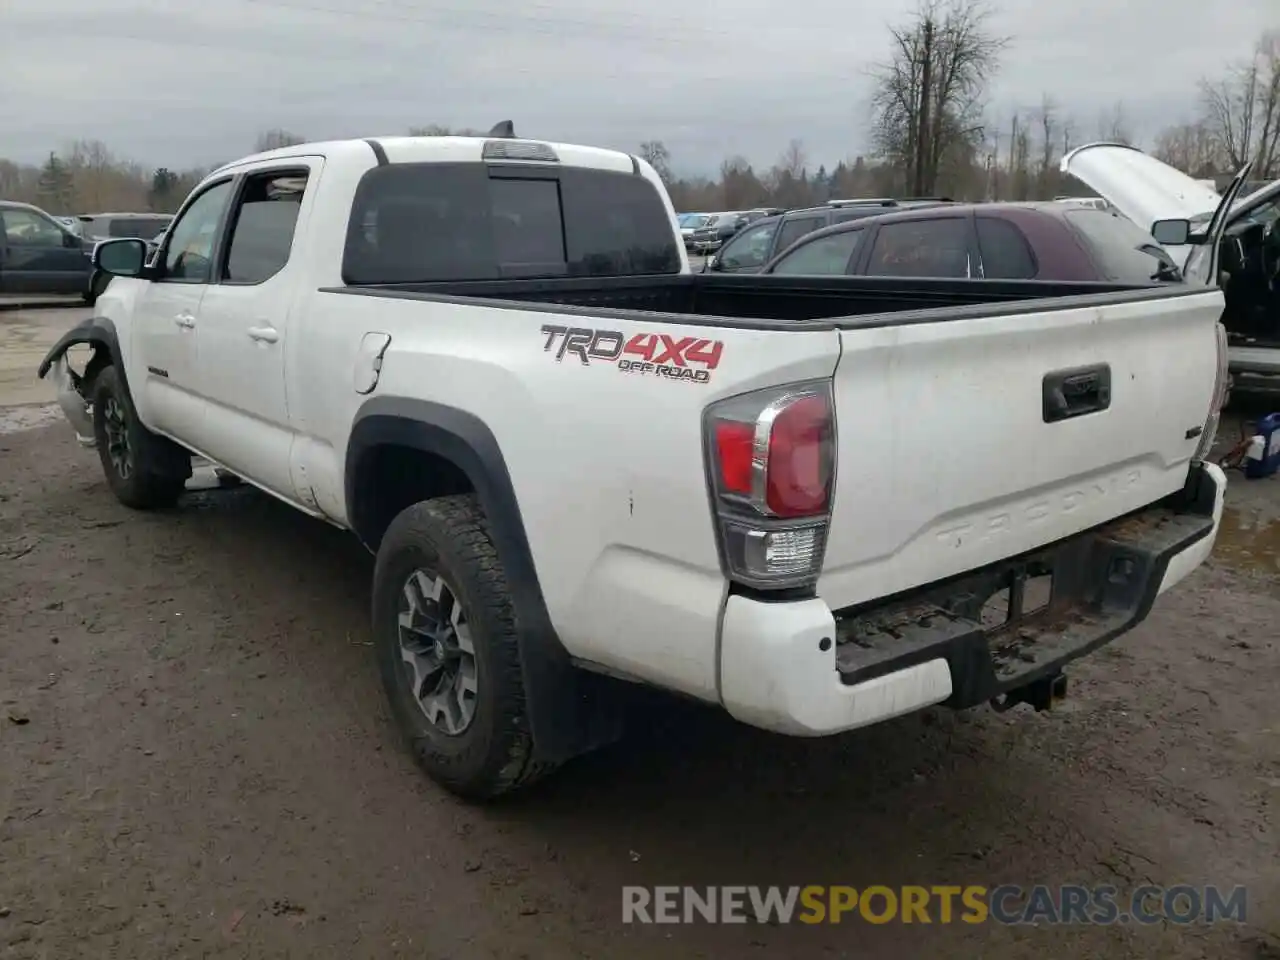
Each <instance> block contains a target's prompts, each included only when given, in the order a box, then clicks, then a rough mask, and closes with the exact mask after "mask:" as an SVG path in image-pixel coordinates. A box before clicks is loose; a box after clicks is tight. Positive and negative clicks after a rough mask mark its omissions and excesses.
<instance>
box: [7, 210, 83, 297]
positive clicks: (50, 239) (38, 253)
mask: <svg viewBox="0 0 1280 960" xmlns="http://www.w3.org/2000/svg"><path fill="white" fill-rule="evenodd" d="M92 253H93V242H92V241H91V240H85V239H84V238H82V237H79V236H77V235H76V234H75V233H73V232H72V231H71V230H70V229H68V228H67V227H66V226H65V225H64V224H62V223H60V222H59V221H57V220H55V219H54V218H53V217H52V216H50V215H49V214H47V213H45V212H44V211H43V210H41V209H40V208H39V207H33V206H31V205H30V204H27V203H16V202H12V201H0V292H4V293H41V294H44V293H49V294H73V295H74V294H80V295H82V296H84V297H85V298H86V299H89V298H90V296H91V294H90V293H89V292H88V291H89V275H90V273H91V272H92V270H93V263H92V261H91V260H90V259H89V258H90V255H91V254H92Z"/></svg>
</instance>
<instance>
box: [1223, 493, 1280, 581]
mask: <svg viewBox="0 0 1280 960" xmlns="http://www.w3.org/2000/svg"><path fill="white" fill-rule="evenodd" d="M1213 558H1214V559H1215V560H1220V561H1222V562H1223V563H1226V564H1228V565H1229V566H1232V567H1236V568H1237V569H1242V570H1255V571H1257V572H1259V573H1271V574H1280V521H1277V520H1265V519H1263V518H1261V517H1258V516H1250V515H1248V514H1245V513H1242V512H1241V511H1239V510H1233V509H1232V508H1230V507H1228V508H1227V509H1226V510H1224V511H1223V513H1222V526H1221V527H1220V528H1219V529H1218V540H1217V542H1216V543H1215V544H1214V546H1213Z"/></svg>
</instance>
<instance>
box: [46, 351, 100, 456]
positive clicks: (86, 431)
mask: <svg viewBox="0 0 1280 960" xmlns="http://www.w3.org/2000/svg"><path fill="white" fill-rule="evenodd" d="M53 382H54V385H55V387H56V388H57V391H58V406H59V407H61V408H62V413H63V415H64V416H65V417H66V418H67V422H68V423H70V424H71V428H72V429H73V430H74V431H75V432H76V439H77V440H78V441H79V442H80V445H81V446H84V447H92V446H94V445H95V442H96V441H95V440H94V436H93V415H92V414H91V413H90V411H89V401H88V400H86V399H85V398H84V397H83V396H82V395H81V393H80V389H79V378H78V377H77V376H76V375H75V374H74V373H73V372H72V371H71V368H70V367H69V366H68V365H67V355H66V354H65V353H63V354H61V355H59V357H58V358H57V359H56V360H54V361H53Z"/></svg>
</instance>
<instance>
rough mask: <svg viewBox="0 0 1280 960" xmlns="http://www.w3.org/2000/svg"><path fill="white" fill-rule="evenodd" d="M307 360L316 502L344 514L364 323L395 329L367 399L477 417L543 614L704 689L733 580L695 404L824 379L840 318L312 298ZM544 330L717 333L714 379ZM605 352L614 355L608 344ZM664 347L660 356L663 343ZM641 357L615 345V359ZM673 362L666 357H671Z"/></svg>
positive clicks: (712, 683)
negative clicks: (731, 318) (668, 373)
mask: <svg viewBox="0 0 1280 960" xmlns="http://www.w3.org/2000/svg"><path fill="white" fill-rule="evenodd" d="M308 324H309V326H310V328H311V330H312V334H311V336H309V337H308V339H307V345H306V347H305V355H303V356H302V357H300V358H299V362H300V364H301V366H302V368H303V369H305V370H307V375H308V377H314V378H315V382H316V383H317V384H325V385H327V388H326V389H324V390H319V389H316V390H309V391H306V393H305V400H302V401H301V402H300V408H299V412H300V414H301V415H302V416H303V417H304V418H305V421H306V425H307V432H308V434H310V435H311V436H310V437H309V438H308V439H307V440H306V442H307V443H309V444H310V445H311V449H310V451H309V452H307V453H306V454H304V459H305V461H306V469H307V471H308V472H309V473H310V474H311V476H312V477H313V479H314V480H315V483H314V487H315V489H316V490H317V492H320V491H329V494H328V500H327V502H323V503H321V504H320V506H321V508H322V509H324V510H325V512H326V513H329V514H330V515H331V516H334V517H336V518H342V519H343V520H345V504H343V503H342V502H341V500H340V491H342V489H343V482H342V474H343V469H344V461H345V445H346V442H347V438H348V437H349V435H350V433H351V430H352V426H353V423H354V420H355V417H356V415H357V412H358V410H359V407H360V405H361V404H362V403H363V402H364V400H365V397H362V396H359V395H357V394H356V393H355V392H354V391H353V390H352V388H351V382H352V369H351V360H352V358H353V357H354V356H355V352H356V348H357V345H358V344H359V342H360V339H361V338H362V336H363V335H364V333H365V332H366V331H380V332H385V333H388V334H390V335H391V338H392V342H391V347H390V349H389V350H388V352H387V354H386V356H385V358H384V361H383V368H382V375H381V379H380V382H379V384H378V387H377V389H376V391H375V395H376V396H382V397H395V396H400V397H407V398H415V399H421V400H426V401H429V402H432V403H437V404H442V405H445V406H451V407H455V408H458V409H460V410H463V411H466V412H468V413H470V414H472V415H473V416H475V417H478V418H479V419H480V420H482V421H483V422H484V423H485V424H486V425H487V426H488V427H489V429H490V430H491V431H492V433H493V435H494V437H495V438H496V440H497V442H498V444H499V446H500V448H501V450H502V455H503V458H504V459H505V461H506V467H507V469H508V471H509V473H510V476H511V481H512V486H513V487H514V490H515V494H516V498H517V501H518V506H519V509H520V513H521V515H522V519H523V523H524V527H525V532H526V534H527V536H528V539H529V545H530V549H531V552H532V555H533V560H534V566H535V569H536V571H537V574H538V579H539V581H540V585H541V588H542V592H543V595H544V598H545V600H546V604H547V609H548V612H549V614H550V616H551V621H552V623H553V625H554V626H555V628H556V631H557V633H558V634H559V637H560V639H561V641H562V642H563V644H564V646H565V647H566V648H567V650H568V651H569V653H570V654H571V655H572V656H574V657H577V658H579V659H580V660H583V661H589V662H591V663H594V664H596V665H599V666H601V667H605V668H608V669H610V670H613V671H616V672H619V673H622V674H625V675H629V676H633V677H636V678H639V679H644V680H648V681H651V682H653V683H657V684H661V685H663V686H667V687H670V688H673V689H677V690H682V691H684V692H686V693H689V694H692V695H694V696H698V697H702V698H706V699H714V698H715V697H716V695H717V693H716V690H717V686H716V643H717V624H718V617H719V613H720V609H721V604H722V601H723V597H724V592H725V588H726V585H725V580H724V577H723V575H722V573H721V569H720V561H719V555H718V553H717V547H716V540H715V536H714V532H713V528H712V520H711V510H710V504H709V499H708V492H707V482H706V475H705V470H704V455H703V445H702V413H703V410H704V408H705V407H706V405H707V404H708V403H710V402H712V401H714V400H716V399H718V398H721V397H725V396H729V395H732V394H736V393H740V392H743V391H747V390H752V389H755V388H759V387H765V386H771V385H776V384H779V383H784V382H787V381H793V380H803V379H809V378H816V377H828V376H830V375H831V374H832V372H833V371H834V369H835V365H836V361H837V358H838V355H839V334H838V333H837V332H836V331H834V330H825V331H824V330H798V329H786V330H744V329H735V328H719V327H706V326H695V325H692V324H690V325H680V324H670V323H647V322H645V321H644V320H643V319H642V318H639V317H638V318H637V319H625V320H624V319H617V318H614V317H610V318H592V317H590V316H588V315H583V314H577V315H571V314H557V313H547V312H542V311H539V310H533V309H520V308H516V309H508V308H494V307H488V306H482V305H478V304H476V305H460V304H456V303H448V302H438V301H422V300H407V299H396V298H382V297H368V296H352V295H347V294H340V293H323V292H322V293H317V294H315V295H314V298H313V300H312V302H311V303H310V305H309V307H308ZM548 326H553V327H562V328H568V327H577V328H581V329H586V330H591V331H602V332H603V334H602V335H603V336H604V339H603V341H602V342H603V343H604V344H605V345H606V346H607V345H608V344H609V343H610V342H614V343H617V344H619V345H620V344H625V343H627V342H628V341H630V340H631V339H632V338H633V337H635V336H636V335H639V334H648V335H652V336H653V337H654V338H655V339H657V341H658V343H659V344H661V338H662V337H667V338H670V342H672V343H679V342H681V341H690V342H692V341H694V340H699V339H706V340H710V341H713V342H714V341H719V342H721V343H722V345H723V346H722V348H721V354H720V359H719V362H718V363H717V364H715V366H714V369H707V367H706V366H705V365H699V364H696V363H693V362H690V363H689V364H688V365H687V367H686V368H685V369H690V370H704V371H705V372H706V374H707V376H706V378H705V379H704V380H701V381H696V380H691V379H671V378H668V377H664V376H659V375H655V374H653V373H634V372H626V371H624V369H623V368H622V366H621V365H620V364H619V362H618V360H616V359H614V360H610V359H607V358H598V357H597V358H589V359H588V361H586V362H584V361H583V359H582V358H581V357H578V356H575V355H574V354H573V353H571V352H564V353H562V352H561V349H560V348H561V346H562V345H563V343H564V336H563V335H562V334H557V333H554V332H549V331H548V330H547V329H545V328H547V327H548ZM605 352H608V351H605ZM658 352H659V354H661V353H662V352H663V350H662V348H661V346H659V351H658ZM628 356H632V357H633V358H635V359H639V357H637V356H635V355H627V354H623V355H622V359H626V358H627V357H628ZM668 365H670V364H668Z"/></svg>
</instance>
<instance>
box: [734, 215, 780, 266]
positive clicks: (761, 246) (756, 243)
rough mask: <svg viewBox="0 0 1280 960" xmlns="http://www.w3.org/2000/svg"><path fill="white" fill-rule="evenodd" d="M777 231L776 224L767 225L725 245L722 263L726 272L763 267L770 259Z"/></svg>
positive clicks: (751, 230)
mask: <svg viewBox="0 0 1280 960" xmlns="http://www.w3.org/2000/svg"><path fill="white" fill-rule="evenodd" d="M777 229H778V225H777V224H776V223H766V224H762V225H761V226H758V227H752V228H751V229H750V230H746V231H744V232H743V233H741V234H739V235H738V236H736V237H734V238H733V239H732V240H730V241H729V242H728V243H727V244H725V247H724V249H723V250H722V251H720V263H721V264H722V265H723V266H724V267H725V269H726V270H741V269H743V268H744V267H758V266H761V265H762V264H763V263H764V262H765V260H766V259H768V257H769V245H770V241H771V240H773V232H774V231H775V230H777Z"/></svg>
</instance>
